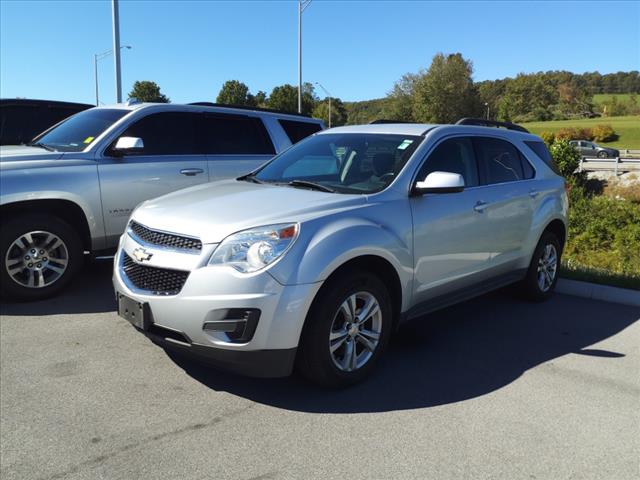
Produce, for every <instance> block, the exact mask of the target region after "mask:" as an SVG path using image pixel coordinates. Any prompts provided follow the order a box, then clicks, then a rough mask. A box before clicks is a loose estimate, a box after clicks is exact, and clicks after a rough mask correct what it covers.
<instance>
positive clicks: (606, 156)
mask: <svg viewBox="0 0 640 480" xmlns="http://www.w3.org/2000/svg"><path fill="white" fill-rule="evenodd" d="M598 158H609V154H608V153H607V152H598Z"/></svg>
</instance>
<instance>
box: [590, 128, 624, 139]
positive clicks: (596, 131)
mask: <svg viewBox="0 0 640 480" xmlns="http://www.w3.org/2000/svg"><path fill="white" fill-rule="evenodd" d="M591 131H592V133H593V139H594V140H595V141H596V142H613V141H614V140H617V139H618V135H617V134H616V132H615V131H614V130H613V127H612V126H611V125H596V126H595V127H593V129H592V130H591Z"/></svg>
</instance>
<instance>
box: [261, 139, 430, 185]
mask: <svg viewBox="0 0 640 480" xmlns="http://www.w3.org/2000/svg"><path fill="white" fill-rule="evenodd" d="M421 140H422V137H418V136H411V135H384V134H362V133H347V134H337V133H334V134H323V135H317V136H315V137H310V138H307V139H305V140H303V141H302V142H300V143H298V144H297V145H294V146H293V147H291V148H290V149H288V150H286V151H285V152H283V153H282V154H280V155H278V156H277V157H275V158H274V159H273V161H271V162H269V163H268V164H266V165H265V166H264V167H262V169H261V170H260V171H259V172H258V173H257V174H256V175H255V177H256V178H257V179H258V180H260V181H262V182H267V183H284V184H286V183H288V182H290V181H292V180H304V181H311V182H314V183H319V184H321V185H323V186H326V187H329V188H331V189H333V190H335V191H336V192H338V193H373V192H379V191H380V190H383V189H384V188H386V187H387V185H389V184H390V183H391V182H392V181H393V179H394V178H395V177H396V176H397V174H398V173H399V172H400V170H402V168H403V167H404V165H405V164H406V163H407V161H408V160H409V158H411V155H413V152H414V151H415V149H416V148H417V146H418V145H419V144H420V141H421Z"/></svg>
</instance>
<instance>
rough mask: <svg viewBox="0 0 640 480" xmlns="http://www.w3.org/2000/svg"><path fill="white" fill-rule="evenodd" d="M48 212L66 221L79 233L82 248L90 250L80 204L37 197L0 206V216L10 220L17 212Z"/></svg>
mask: <svg viewBox="0 0 640 480" xmlns="http://www.w3.org/2000/svg"><path fill="white" fill-rule="evenodd" d="M29 213H38V214H50V215H55V216H57V217H58V218H60V219H61V220H64V221H65V222H67V223H68V224H69V225H70V226H71V227H72V228H73V229H74V230H76V231H77V232H78V234H79V235H80V239H81V241H82V245H83V248H84V249H85V250H91V248H92V241H91V231H90V228H89V222H88V221H87V216H86V214H85V212H84V210H83V209H82V207H81V206H80V205H78V204H77V203H75V202H73V201H71V200H64V199H37V200H23V201H17V202H12V203H5V204H3V205H1V206H0V217H2V218H3V220H4V221H8V220H10V219H11V218H12V217H13V216H14V215H17V214H29Z"/></svg>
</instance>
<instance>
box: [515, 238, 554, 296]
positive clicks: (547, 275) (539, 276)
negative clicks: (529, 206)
mask: <svg viewBox="0 0 640 480" xmlns="http://www.w3.org/2000/svg"><path fill="white" fill-rule="evenodd" d="M561 255H562V245H561V244H560V241H559V240H558V237H556V235H555V234H553V233H551V232H544V233H543V234H542V237H541V238H540V241H539V242H538V245H537V246H536V250H535V252H534V253H533V258H532V259H531V264H530V265H529V269H528V270H527V276H526V277H525V278H524V280H523V281H522V283H521V286H522V291H523V293H524V294H525V296H526V297H527V298H529V299H531V300H534V301H542V300H546V299H547V298H549V297H550V296H551V295H552V294H553V290H554V289H555V288H556V282H557V281H558V270H559V269H560V256H561Z"/></svg>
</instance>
